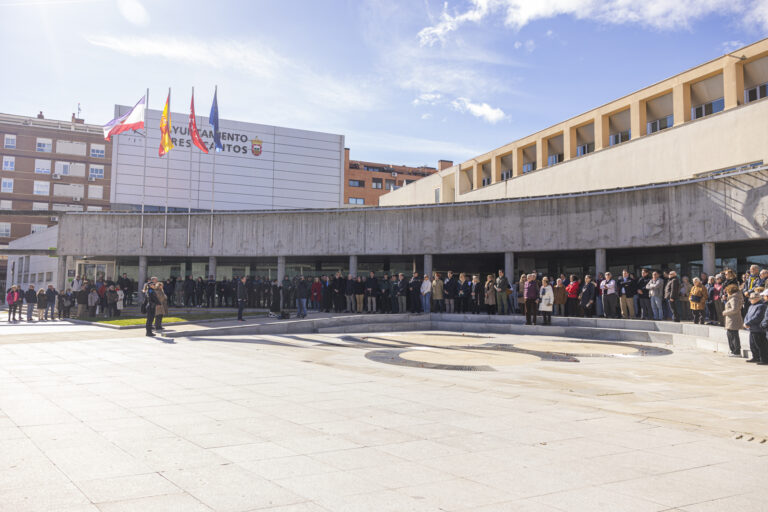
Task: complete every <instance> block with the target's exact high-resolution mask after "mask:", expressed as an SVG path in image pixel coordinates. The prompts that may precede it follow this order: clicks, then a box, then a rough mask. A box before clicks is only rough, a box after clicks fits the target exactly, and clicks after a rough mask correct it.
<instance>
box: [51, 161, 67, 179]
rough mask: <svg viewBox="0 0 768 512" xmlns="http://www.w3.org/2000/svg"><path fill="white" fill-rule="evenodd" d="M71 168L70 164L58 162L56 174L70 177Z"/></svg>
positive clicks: (55, 167)
mask: <svg viewBox="0 0 768 512" xmlns="http://www.w3.org/2000/svg"><path fill="white" fill-rule="evenodd" d="M70 167H71V165H70V163H69V162H56V165H55V166H54V169H55V170H56V174H60V175H61V176H69V170H70Z"/></svg>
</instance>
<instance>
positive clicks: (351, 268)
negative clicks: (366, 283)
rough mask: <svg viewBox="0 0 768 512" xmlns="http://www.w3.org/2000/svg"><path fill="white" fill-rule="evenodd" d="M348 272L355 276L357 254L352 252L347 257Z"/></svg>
mask: <svg viewBox="0 0 768 512" xmlns="http://www.w3.org/2000/svg"><path fill="white" fill-rule="evenodd" d="M349 273H350V274H352V275H353V276H355V277H357V255H356V254H353V255H352V256H350V257H349Z"/></svg>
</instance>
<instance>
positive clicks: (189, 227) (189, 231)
mask: <svg viewBox="0 0 768 512" xmlns="http://www.w3.org/2000/svg"><path fill="white" fill-rule="evenodd" d="M191 103H192V108H193V109H194V107H195V87H194V86H193V87H192V101H191ZM190 114H191V112H190ZM195 124H197V123H195ZM187 132H188V133H187V135H189V140H190V141H191V140H192V132H191V131H190V129H189V127H187ZM191 242H192V144H190V145H189V187H188V189H187V247H189V246H190V243H191Z"/></svg>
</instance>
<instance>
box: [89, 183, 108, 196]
mask: <svg viewBox="0 0 768 512" xmlns="http://www.w3.org/2000/svg"><path fill="white" fill-rule="evenodd" d="M88 197H90V198H91V199H103V198H104V187H102V186H101V185H88Z"/></svg>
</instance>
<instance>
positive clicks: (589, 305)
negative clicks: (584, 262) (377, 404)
mask: <svg viewBox="0 0 768 512" xmlns="http://www.w3.org/2000/svg"><path fill="white" fill-rule="evenodd" d="M596 298H597V295H596V292H595V283H593V282H592V276H590V275H589V274H587V275H586V276H584V287H583V288H582V289H581V293H580V294H579V305H580V306H581V310H582V316H585V317H587V318H592V317H593V316H595V300H596Z"/></svg>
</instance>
